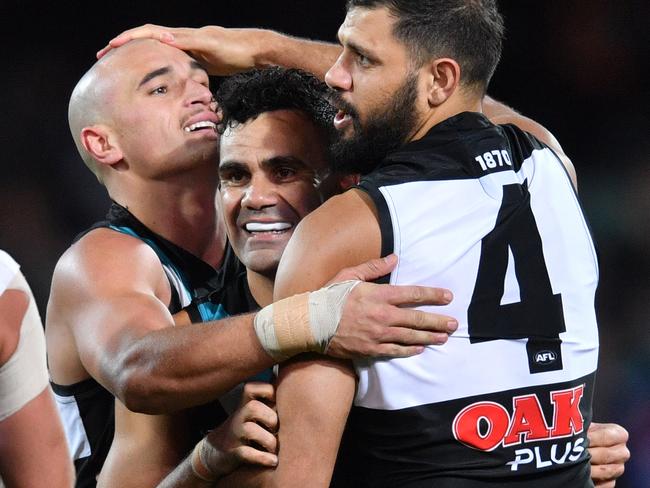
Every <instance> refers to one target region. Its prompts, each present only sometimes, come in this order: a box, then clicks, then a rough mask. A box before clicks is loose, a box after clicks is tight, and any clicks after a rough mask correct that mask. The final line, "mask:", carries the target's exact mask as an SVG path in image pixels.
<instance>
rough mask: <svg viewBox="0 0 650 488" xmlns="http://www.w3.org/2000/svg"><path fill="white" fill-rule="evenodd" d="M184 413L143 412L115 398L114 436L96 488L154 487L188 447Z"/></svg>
mask: <svg viewBox="0 0 650 488" xmlns="http://www.w3.org/2000/svg"><path fill="white" fill-rule="evenodd" d="M191 447H192V446H191V444H190V439H189V425H188V422H187V418H186V414H185V413H184V412H179V413H176V414H168V415H146V414H142V413H135V412H131V411H130V410H128V409H127V408H125V407H124V405H122V404H121V403H120V402H119V401H117V400H116V401H115V436H114V438H113V442H112V444H111V449H110V451H109V453H108V456H107V458H106V461H105V462H104V466H103V467H102V471H101V474H100V475H99V479H98V485H97V486H98V488H102V487H113V486H119V487H122V488H130V487H132V488H141V487H152V486H156V485H157V483H158V482H160V480H162V479H163V478H164V477H165V476H166V475H167V474H169V473H170V472H171V471H172V470H173V469H174V468H175V467H176V465H177V464H178V463H179V462H180V461H181V460H182V459H183V457H184V456H185V455H186V454H187V453H188V452H189V450H190V448H191Z"/></svg>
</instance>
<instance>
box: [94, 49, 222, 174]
mask: <svg viewBox="0 0 650 488" xmlns="http://www.w3.org/2000/svg"><path fill="white" fill-rule="evenodd" d="M101 69H102V75H103V80H102V83H105V84H106V85H108V89H106V90H105V94H106V96H105V97H103V103H104V107H105V111H106V113H107V114H108V120H109V125H110V126H111V129H112V130H113V142H114V143H115V144H116V145H117V146H119V148H120V150H121V152H122V155H123V159H124V161H125V162H126V163H127V164H128V165H129V168H130V169H133V170H134V171H135V172H137V173H139V174H142V175H146V176H147V177H150V178H154V179H157V178H160V177H163V176H164V175H166V174H168V173H169V172H177V171H179V170H182V169H184V168H187V167H191V166H192V165H196V163H197V160H198V161H201V162H208V163H210V164H214V165H216V162H217V149H218V145H217V143H218V134H217V132H216V123H217V121H218V120H217V116H216V114H215V109H216V105H215V103H214V102H213V99H212V93H211V92H210V89H209V78H208V75H207V73H206V71H205V70H204V69H203V68H202V67H201V66H200V65H199V64H198V63H197V62H196V61H195V60H194V59H193V58H191V57H190V56H188V55H187V54H186V53H184V52H183V51H180V50H178V49H176V48H172V47H170V46H166V45H164V44H162V43H159V42H157V41H150V40H147V41H132V42H130V43H128V44H126V45H125V46H123V47H121V48H119V49H117V50H115V53H114V54H113V56H112V57H111V58H110V59H107V60H106V62H105V63H104V64H103V66H101Z"/></svg>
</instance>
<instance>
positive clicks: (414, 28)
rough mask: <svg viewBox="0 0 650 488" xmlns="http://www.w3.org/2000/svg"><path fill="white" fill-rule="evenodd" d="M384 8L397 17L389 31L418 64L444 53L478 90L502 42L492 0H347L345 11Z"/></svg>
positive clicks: (487, 77)
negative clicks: (455, 62) (453, 60)
mask: <svg viewBox="0 0 650 488" xmlns="http://www.w3.org/2000/svg"><path fill="white" fill-rule="evenodd" d="M357 7H362V8H369V9H374V8H381V7H385V8H387V9H388V11H389V12H390V13H391V15H393V16H394V17H395V18H396V19H397V21H396V23H395V26H394V29H393V33H394V35H395V37H396V38H397V39H399V40H400V41H402V42H403V43H404V44H406V46H407V47H408V49H409V51H410V53H411V56H412V59H413V61H415V62H416V63H417V64H418V65H422V63H425V62H427V61H428V60H430V59H432V58H440V57H450V58H452V59H455V60H456V61H457V62H458V64H459V65H460V67H461V71H462V74H461V83H462V84H464V85H476V86H478V87H481V88H482V89H483V90H484V91H485V90H486V89H487V86H488V84H489V82H490V79H491V78H492V74H493V73H494V70H495V69H496V66H497V64H498V63H499V59H500V58H501V48H502V44H503V36H504V25H503V17H502V16H501V14H500V13H499V10H498V8H497V3H496V0H348V3H347V8H348V10H350V9H353V8H357Z"/></svg>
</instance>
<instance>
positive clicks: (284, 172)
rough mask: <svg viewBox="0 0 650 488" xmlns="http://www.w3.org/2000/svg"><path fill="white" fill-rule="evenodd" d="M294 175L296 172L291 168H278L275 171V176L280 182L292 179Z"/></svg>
mask: <svg viewBox="0 0 650 488" xmlns="http://www.w3.org/2000/svg"><path fill="white" fill-rule="evenodd" d="M295 175H296V170H295V169H293V168H278V169H277V170H276V171H275V176H276V177H277V178H278V179H280V180H286V179H288V178H293V177H294V176H295Z"/></svg>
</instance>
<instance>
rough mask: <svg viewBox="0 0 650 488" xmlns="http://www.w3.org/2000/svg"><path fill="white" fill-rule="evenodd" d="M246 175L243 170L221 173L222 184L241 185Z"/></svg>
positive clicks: (246, 177) (245, 179)
mask: <svg viewBox="0 0 650 488" xmlns="http://www.w3.org/2000/svg"><path fill="white" fill-rule="evenodd" d="M247 179H248V176H247V175H246V173H244V172H243V171H235V172H232V173H228V174H225V175H221V182H222V183H223V184H224V185H241V184H243V183H245V182H246V181H247Z"/></svg>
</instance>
